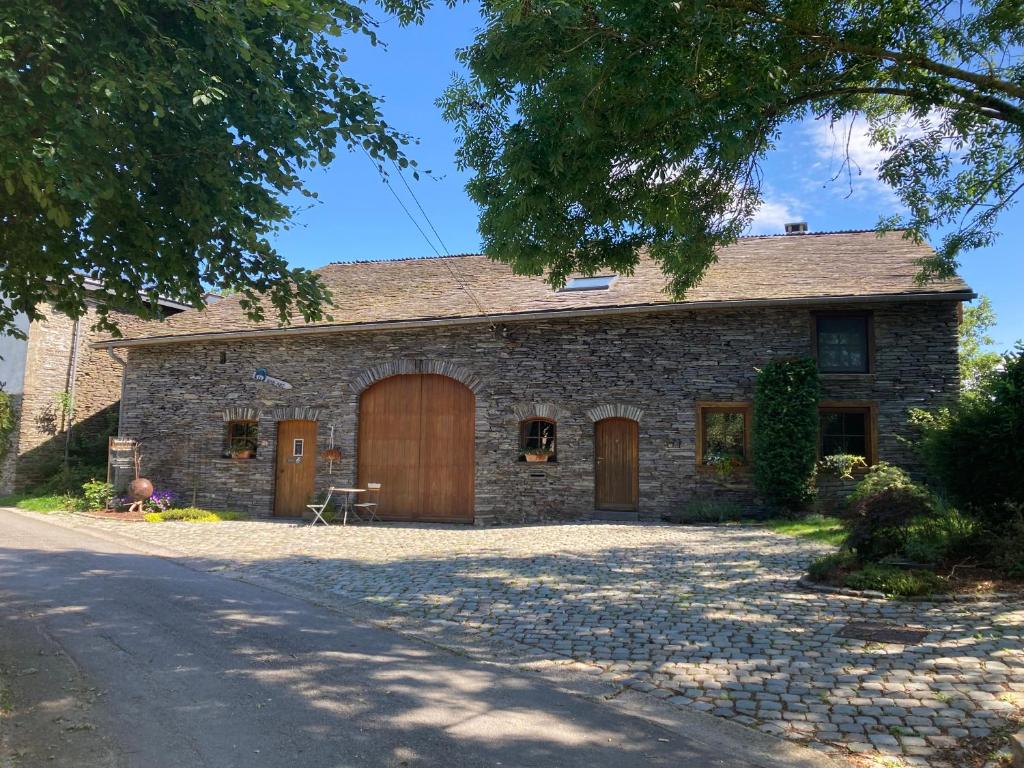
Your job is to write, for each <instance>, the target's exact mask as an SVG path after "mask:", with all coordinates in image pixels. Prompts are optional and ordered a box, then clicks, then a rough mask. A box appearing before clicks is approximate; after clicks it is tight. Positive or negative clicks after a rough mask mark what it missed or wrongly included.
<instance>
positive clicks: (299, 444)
mask: <svg viewBox="0 0 1024 768" xmlns="http://www.w3.org/2000/svg"><path fill="white" fill-rule="evenodd" d="M305 446H306V444H305V441H303V440H302V438H295V439H294V440H292V456H299V457H301V456H302V451H303V449H304V448H305Z"/></svg>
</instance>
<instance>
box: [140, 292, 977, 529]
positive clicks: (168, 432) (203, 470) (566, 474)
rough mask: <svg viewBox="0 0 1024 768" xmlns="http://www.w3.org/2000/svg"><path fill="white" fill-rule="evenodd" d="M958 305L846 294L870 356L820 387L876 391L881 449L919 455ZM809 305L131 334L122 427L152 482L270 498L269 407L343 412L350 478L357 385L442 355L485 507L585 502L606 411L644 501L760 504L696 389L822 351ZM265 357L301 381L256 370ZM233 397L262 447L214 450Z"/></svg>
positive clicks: (942, 379)
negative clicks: (469, 433)
mask: <svg viewBox="0 0 1024 768" xmlns="http://www.w3.org/2000/svg"><path fill="white" fill-rule="evenodd" d="M958 307H959V302H958V301H956V300H950V299H942V298H932V299H928V300H917V301H900V300H894V301H889V302H877V303H857V304H855V305H851V307H850V308H855V309H857V311H870V312H871V313H872V316H873V324H874V364H873V372H872V373H870V374H855V375H851V374H846V375H831V376H829V375H826V376H824V377H823V381H824V400H826V401H836V402H848V401H856V402H858V403H861V404H865V403H866V404H870V406H871V407H872V412H873V414H874V419H875V421H876V423H875V424H874V427H875V431H876V436H877V437H876V439H877V446H878V456H877V458H879V459H881V460H886V461H891V462H895V463H899V464H901V465H904V466H907V467H909V468H911V469H914V468H915V467H916V466H917V462H916V459H915V456H914V454H913V451H912V450H911V448H910V447H909V446H908V445H907V444H906V443H905V442H902V441H901V440H900V439H899V438H900V436H904V437H906V436H908V433H907V427H906V419H907V412H908V410H909V409H911V408H914V407H934V406H938V405H941V404H945V403H948V402H949V401H950V399H951V398H952V397H953V396H954V395H955V393H956V390H957V387H958V375H957V311H958ZM828 308H829V309H830V310H836V309H841V308H842V307H837V306H836V305H835V304H831V305H829V307H828ZM814 309H815V307H813V306H807V305H804V306H776V307H759V308H746V309H735V310H721V309H700V310H692V311H682V310H674V311H669V312H661V313H657V312H648V313H637V314H628V315H627V314H621V315H614V316H594V317H590V318H576V319H545V320H538V319H532V320H525V321H514V322H508V323H506V324H503V325H499V326H497V327H495V326H492V325H490V324H488V323H487V322H486V321H483V322H480V323H478V324H466V325H438V326H434V327H430V328H421V329H409V330H393V331H389V330H373V331H360V330H349V331H339V332H337V333H333V334H320V335H309V336H291V337H276V338H274V337H271V338H264V339H251V340H225V341H188V342H185V343H174V344H170V345H163V346H140V347H133V348H131V349H130V350H125V352H126V353H127V356H128V369H127V375H126V380H125V391H124V398H125V402H124V408H123V414H124V416H123V423H122V424H121V433H122V434H123V435H126V436H130V437H135V438H138V439H140V440H142V453H143V470H144V473H145V474H147V475H148V476H150V477H151V478H152V479H153V480H154V482H155V483H156V485H157V487H158V488H170V489H172V490H174V491H176V492H178V493H180V494H182V495H184V496H185V497H186V499H187V500H189V501H192V500H193V499H194V500H195V502H196V503H197V504H200V505H203V506H210V507H214V508H232V509H240V510H244V511H248V512H250V513H251V514H253V515H256V516H269V515H270V514H271V511H272V506H273V496H274V475H275V422H276V420H277V418H278V417H279V416H280V414H281V413H287V412H283V411H280V410H278V411H277V413H276V414H275V409H290V408H307V409H314V411H315V415H316V417H317V418H318V437H317V451H318V452H319V451H321V450H322V449H323V448H325V447H327V446H328V445H329V443H330V440H331V434H332V429H333V435H334V442H335V443H336V444H337V445H338V446H339V447H340V448H341V450H342V452H343V454H344V458H343V459H342V460H341V462H340V463H335V464H334V466H333V473H332V474H328V463H327V462H326V461H322V460H320V459H318V460H317V466H316V485H317V489H318V493H321V492H323V489H325V488H326V487H327V486H329V485H335V486H337V485H345V484H349V483H353V482H355V479H356V478H355V466H356V465H355V459H356V434H357V425H358V418H359V396H360V392H361V391H363V390H364V389H365V388H366V387H367V386H369V385H370V384H372V383H373V382H375V381H377V380H380V379H382V378H385V377H386V376H389V375H393V374H396V373H411V372H421V373H442V374H445V375H448V376H450V377H452V378H455V379H457V380H459V381H461V382H462V383H464V384H466V385H467V386H468V387H469V388H470V389H472V390H473V391H474V393H475V396H476V438H475V440H476V446H475V447H476V470H475V472H476V475H475V513H476V514H475V519H476V523H477V524H493V523H518V522H530V521H540V520H550V519H560V518H577V517H583V516H587V515H590V514H592V513H593V511H594V494H595V490H594V464H595V457H594V422H595V420H597V419H600V418H603V417H605V416H607V415H622V416H627V417H629V418H634V419H635V420H636V421H637V422H638V423H639V485H640V500H639V517H640V518H641V519H657V518H659V517H660V516H661V515H663V514H666V513H669V512H671V511H673V510H675V509H678V508H679V507H680V506H681V505H684V504H685V503H686V502H687V501H689V500H692V499H695V498H708V497H729V498H735V499H738V500H740V501H742V502H744V503H746V504H754V503H756V497H755V495H754V492H753V489H752V487H751V484H750V478H749V475H747V474H746V473H745V472H744V470H742V469H741V470H739V472H738V473H737V475H736V476H734V477H733V478H731V479H730V481H729V482H728V484H727V485H724V484H722V482H721V481H719V480H718V479H717V478H716V477H715V476H713V475H711V474H709V473H708V472H707V471H706V470H704V469H703V468H701V469H698V467H697V466H696V452H695V445H696V439H697V436H696V403H698V402H701V401H714V402H737V403H749V402H751V401H752V398H753V390H754V380H755V376H756V369H757V368H758V367H759V366H761V365H763V364H764V363H765V362H767V361H768V360H771V359H773V358H786V357H793V356H806V355H810V354H812V342H811V335H812V334H811V328H812V323H811V317H812V314H811V313H812V312H813V311H814ZM257 368H264V369H266V371H267V374H268V375H269V376H270V377H273V378H276V379H279V380H283V381H285V382H288V383H290V384H291V385H292V388H291V389H282V388H278V387H276V386H274V385H273V384H272V383H269V382H257V381H254V380H253V373H254V371H255V370H256V369H257ZM229 409H253V410H252V411H251V412H252V413H254V414H258V416H259V448H258V452H257V456H256V458H253V459H228V458H222V450H223V440H224V429H225V425H224V422H225V414H226V412H227V413H231V412H232V411H229ZM234 412H237V411H234ZM530 416H543V417H546V418H552V419H554V420H555V421H556V422H557V434H558V452H557V462H556V463H526V462H522V461H520V460H519V439H520V438H519V423H520V421H521V420H522V419H524V418H528V417H530Z"/></svg>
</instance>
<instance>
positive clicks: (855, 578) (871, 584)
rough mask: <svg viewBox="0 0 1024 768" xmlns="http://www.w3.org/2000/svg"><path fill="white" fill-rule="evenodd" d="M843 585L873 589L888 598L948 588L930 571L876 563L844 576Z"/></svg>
mask: <svg viewBox="0 0 1024 768" xmlns="http://www.w3.org/2000/svg"><path fill="white" fill-rule="evenodd" d="M844 584H845V585H846V586H847V587H849V588H850V589H873V590H875V591H877V592H883V593H885V594H886V595H887V596H889V597H914V596H922V595H931V594H936V593H939V592H945V591H947V590H948V588H949V586H948V584H947V583H946V582H945V581H943V580H942V579H941V578H939V577H938V576H936V575H935V574H934V573H932V572H931V571H921V570H911V571H908V570H903V569H902V568H896V567H894V566H891V565H880V564H878V563H868V564H867V565H865V566H864V567H863V568H861V569H860V570H857V571H853V572H852V573H848V574H846V577H845V579H844Z"/></svg>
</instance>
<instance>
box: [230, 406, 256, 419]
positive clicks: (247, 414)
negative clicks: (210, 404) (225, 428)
mask: <svg viewBox="0 0 1024 768" xmlns="http://www.w3.org/2000/svg"><path fill="white" fill-rule="evenodd" d="M222 415H223V417H224V421H259V420H260V417H261V416H262V415H263V411H261V410H260V409H259V408H253V407H251V406H247V405H233V406H231V407H230V408H225V409H224V411H223V412H222Z"/></svg>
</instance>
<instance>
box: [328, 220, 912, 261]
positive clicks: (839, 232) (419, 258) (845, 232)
mask: <svg viewBox="0 0 1024 768" xmlns="http://www.w3.org/2000/svg"><path fill="white" fill-rule="evenodd" d="M890 231H892V232H901V231H903V230H900V229H894V230H890ZM877 232H878V230H877V229H825V230H821V231H816V232H802V233H800V234H798V235H792V234H791V235H787V234H786V233H785V232H778V233H776V234H771V235H740V236H739V237H738V238H737V240H767V239H771V238H783V237H821V236H828V235H866V234H869V233H877ZM473 257H476V258H486V257H487V254H485V253H445V254H441V255H434V256H430V255H428V256H396V257H395V258H392V259H351V260H337V261H329V262H327V263H326V264H324V265H323V266H322V267H319V269H323V268H324V267H334V266H345V265H347V264H386V263H390V262H395V261H398V262H405V261H441V260H443V259H467V258H473Z"/></svg>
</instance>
